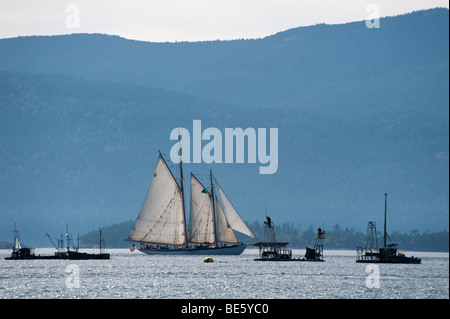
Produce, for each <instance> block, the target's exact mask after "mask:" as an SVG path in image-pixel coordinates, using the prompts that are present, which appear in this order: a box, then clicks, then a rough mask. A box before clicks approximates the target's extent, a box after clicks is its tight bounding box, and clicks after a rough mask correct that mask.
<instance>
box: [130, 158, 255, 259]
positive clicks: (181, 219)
mask: <svg viewBox="0 0 450 319" xmlns="http://www.w3.org/2000/svg"><path fill="white" fill-rule="evenodd" d="M179 166H180V175H181V178H180V184H178V182H177V180H176V179H175V177H174V175H173V174H172V172H171V170H170V169H169V167H168V165H167V163H166V161H165V160H164V158H163V156H162V155H161V152H160V153H159V157H158V161H157V163H156V168H155V172H154V174H153V178H152V181H151V184H150V187H149V189H148V191H147V195H146V197H145V200H144V203H143V205H142V208H141V210H140V212H139V215H138V217H137V219H136V221H135V223H134V226H133V229H132V231H131V233H130V235H129V236H128V238H127V240H128V241H134V242H138V243H139V247H137V246H136V244H134V246H133V247H132V248H133V249H131V250H134V247H136V248H137V249H138V250H139V251H141V252H144V253H146V254H153V255H239V254H241V253H242V252H243V251H244V250H245V248H246V245H245V244H242V243H239V241H238V239H237V237H236V235H235V233H234V231H238V232H240V233H242V234H244V235H246V236H249V237H252V238H255V236H254V235H253V233H252V232H251V230H250V229H249V228H248V227H247V225H246V224H245V222H244V221H243V220H242V218H241V217H240V215H239V213H238V212H237V210H236V209H235V208H234V206H233V204H232V203H231V202H230V200H229V199H228V197H227V196H226V195H225V193H224V191H223V190H222V188H221V187H220V185H219V183H218V182H217V180H216V179H215V178H214V177H213V175H212V171H210V183H211V187H210V189H209V190H208V189H207V188H206V187H205V186H203V185H202V183H201V182H200V181H199V180H198V179H197V177H196V176H195V175H194V174H192V173H191V180H190V184H191V188H190V215H189V223H187V219H186V208H185V203H184V185H183V166H182V161H181V160H180V164H179ZM215 189H216V190H217V192H218V193H219V197H220V201H219V197H217V196H216V194H215Z"/></svg>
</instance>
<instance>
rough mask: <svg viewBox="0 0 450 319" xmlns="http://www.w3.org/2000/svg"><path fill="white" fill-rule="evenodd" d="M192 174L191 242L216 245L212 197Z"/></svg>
mask: <svg viewBox="0 0 450 319" xmlns="http://www.w3.org/2000/svg"><path fill="white" fill-rule="evenodd" d="M204 190H205V187H204V186H203V185H202V184H201V183H200V181H199V180H198V179H197V178H196V177H195V176H194V174H191V209H190V215H189V242H192V243H214V220H213V212H212V210H213V207H212V200H211V195H210V194H209V192H205V191H204Z"/></svg>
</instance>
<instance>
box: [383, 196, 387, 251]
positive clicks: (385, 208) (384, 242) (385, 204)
mask: <svg viewBox="0 0 450 319" xmlns="http://www.w3.org/2000/svg"><path fill="white" fill-rule="evenodd" d="M386 210H387V193H384V239H383V244H384V246H383V247H386V236H387V232H386Z"/></svg>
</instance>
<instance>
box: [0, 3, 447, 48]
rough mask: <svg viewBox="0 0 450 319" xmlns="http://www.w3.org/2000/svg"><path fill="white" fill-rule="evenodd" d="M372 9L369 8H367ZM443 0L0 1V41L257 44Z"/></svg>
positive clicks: (435, 5) (442, 4)
mask: <svg viewBox="0 0 450 319" xmlns="http://www.w3.org/2000/svg"><path fill="white" fill-rule="evenodd" d="M373 5H375V6H373ZM435 7H446V8H448V7H449V2H448V0H445V1H444V0H368V1H366V0H339V1H338V0H100V1H94V0H66V1H64V0H39V1H35V0H26V1H25V0H1V1H0V38H10V37H16V36H25V35H55V34H69V33H106V34H114V35H120V36H122V37H125V38H128V39H136V40H143V41H155V42H165V41H171V42H172V41H203V40H217V39H221V40H230V39H241V38H260V37H264V36H267V35H271V34H274V33H277V32H279V31H284V30H287V29H290V28H294V27H298V26H307V25H313V24H316V23H328V24H336V23H345V22H351V21H361V20H366V19H367V18H368V17H370V16H371V15H372V16H373V15H375V14H379V15H381V16H392V15H397V14H402V13H407V12H411V11H414V10H421V9H427V8H435ZM381 27H382V26H381Z"/></svg>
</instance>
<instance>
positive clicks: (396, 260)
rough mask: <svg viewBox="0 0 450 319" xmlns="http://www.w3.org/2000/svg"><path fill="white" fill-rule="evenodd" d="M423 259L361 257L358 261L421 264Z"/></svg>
mask: <svg viewBox="0 0 450 319" xmlns="http://www.w3.org/2000/svg"><path fill="white" fill-rule="evenodd" d="M421 261H422V259H420V258H412V257H393V258H390V259H375V260H370V259H366V260H364V259H359V260H357V261H356V262H357V263H372V264H420V263H421Z"/></svg>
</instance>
